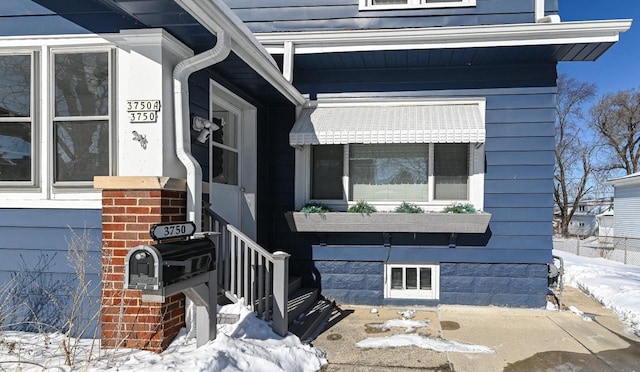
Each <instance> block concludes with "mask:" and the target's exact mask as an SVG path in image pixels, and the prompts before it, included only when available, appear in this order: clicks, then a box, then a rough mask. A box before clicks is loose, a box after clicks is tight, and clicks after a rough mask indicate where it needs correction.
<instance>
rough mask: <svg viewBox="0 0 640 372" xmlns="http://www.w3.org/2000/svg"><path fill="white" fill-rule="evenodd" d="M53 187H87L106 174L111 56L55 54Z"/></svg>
mask: <svg viewBox="0 0 640 372" xmlns="http://www.w3.org/2000/svg"><path fill="white" fill-rule="evenodd" d="M52 60H53V68H52V70H53V75H54V79H53V81H54V88H53V97H52V99H53V103H52V106H53V112H54V114H53V137H54V146H55V158H54V159H55V160H54V164H53V168H54V184H55V185H65V184H66V185H69V186H71V185H73V184H79V185H82V184H86V183H89V182H92V181H93V177H94V176H107V175H109V170H110V163H111V161H110V160H111V159H110V151H109V150H110V135H109V133H110V128H109V127H110V120H109V118H110V111H111V106H112V105H111V90H112V89H110V86H111V74H110V70H111V53H110V52H109V51H95V52H94V51H87V52H84V51H83V52H75V51H72V52H68V51H60V52H54V53H53V58H52Z"/></svg>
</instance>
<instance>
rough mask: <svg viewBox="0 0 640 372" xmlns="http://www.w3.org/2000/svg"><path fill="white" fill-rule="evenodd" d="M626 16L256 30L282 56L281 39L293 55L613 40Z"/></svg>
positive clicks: (628, 23)
mask: <svg viewBox="0 0 640 372" xmlns="http://www.w3.org/2000/svg"><path fill="white" fill-rule="evenodd" d="M631 23H632V20H631V19H623V20H605V21H580V22H562V23H522V24H503V25H490V26H461V27H429V28H407V29H389V30H340V31H304V32H277V33H257V34H256V38H257V39H258V40H259V41H260V42H261V43H262V45H264V47H265V48H266V49H267V51H269V52H270V53H271V54H284V52H285V50H284V49H285V48H284V43H285V42H292V43H293V44H294V45H295V48H294V50H295V54H315V53H336V52H357V51H375V50H408V49H442V48H453V49H459V48H488V47H500V46H502V47H508V46H534V45H562V44H578V43H613V42H617V41H618V39H619V35H620V33H622V32H625V31H627V30H628V29H629V28H630V27H631Z"/></svg>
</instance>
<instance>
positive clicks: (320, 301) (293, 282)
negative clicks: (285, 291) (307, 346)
mask: <svg viewBox="0 0 640 372" xmlns="http://www.w3.org/2000/svg"><path fill="white" fill-rule="evenodd" d="M301 286H302V279H301V278H299V277H290V279H289V302H288V305H287V306H288V309H289V314H288V316H289V331H290V332H291V333H293V334H295V335H296V336H298V337H299V338H300V340H302V341H303V342H308V341H311V340H313V338H315V337H316V336H317V334H319V333H320V332H321V331H322V328H323V326H324V324H325V322H326V321H327V319H328V318H329V315H330V313H331V310H332V309H333V303H332V302H330V301H327V300H326V299H324V298H322V296H320V295H319V290H318V288H303V287H301Z"/></svg>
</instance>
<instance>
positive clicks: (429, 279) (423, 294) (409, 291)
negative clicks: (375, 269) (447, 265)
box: [384, 264, 440, 300]
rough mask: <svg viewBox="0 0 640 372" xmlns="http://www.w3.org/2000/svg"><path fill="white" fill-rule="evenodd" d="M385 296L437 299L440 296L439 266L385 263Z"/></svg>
mask: <svg viewBox="0 0 640 372" xmlns="http://www.w3.org/2000/svg"><path fill="white" fill-rule="evenodd" d="M384 280H385V288H384V293H385V298H414V299H428V300H437V299H438V298H439V297H440V293H439V291H440V289H439V285H440V266H438V265H410V264H406V265H401V264H387V265H385V278H384Z"/></svg>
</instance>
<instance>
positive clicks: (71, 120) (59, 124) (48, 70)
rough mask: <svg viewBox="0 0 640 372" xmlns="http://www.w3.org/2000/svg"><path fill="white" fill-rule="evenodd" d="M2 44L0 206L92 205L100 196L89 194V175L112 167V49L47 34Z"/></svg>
mask: <svg viewBox="0 0 640 372" xmlns="http://www.w3.org/2000/svg"><path fill="white" fill-rule="evenodd" d="M69 38H73V37H72V36H70V37H69ZM2 42H3V40H0V43H2ZM4 42H5V44H3V45H8V46H4V47H3V46H2V45H0V201H1V202H2V203H3V205H9V206H23V205H30V204H33V205H38V206H42V205H43V203H41V202H40V201H42V200H47V201H53V200H66V201H70V200H73V203H71V204H73V205H78V206H86V205H93V204H94V201H96V200H99V199H98V198H99V196H100V195H99V192H93V177H94V176H108V175H111V174H113V172H114V169H115V160H114V159H115V158H114V147H115V145H114V139H113V127H114V117H115V115H114V103H115V97H114V92H115V89H114V81H115V80H114V78H115V76H114V61H115V48H113V47H112V46H111V45H110V44H109V43H108V42H106V41H104V40H102V39H98V38H96V39H91V40H88V39H84V38H82V39H80V40H77V42H78V43H77V45H75V46H73V47H70V46H69V44H70V43H69V40H68V39H65V38H53V37H52V38H43V39H33V40H30V39H25V40H23V44H24V46H21V47H19V48H18V47H13V42H12V40H8V41H6V40H4ZM83 43H86V45H85V44H83ZM23 201H26V204H25V203H22V202H23ZM46 204H47V205H55V202H51V203H49V202H47V203H46ZM66 205H70V204H66Z"/></svg>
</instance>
